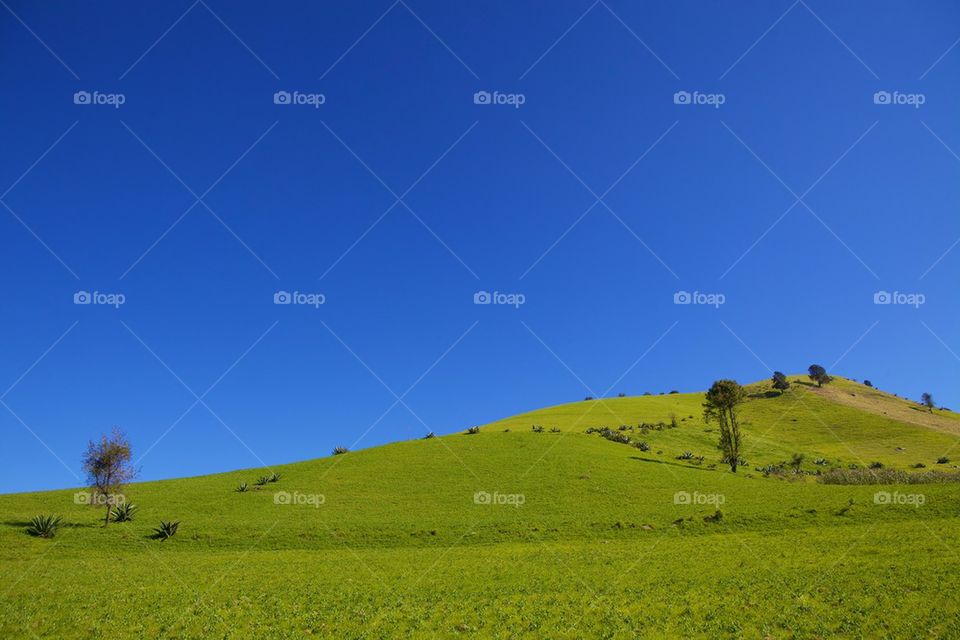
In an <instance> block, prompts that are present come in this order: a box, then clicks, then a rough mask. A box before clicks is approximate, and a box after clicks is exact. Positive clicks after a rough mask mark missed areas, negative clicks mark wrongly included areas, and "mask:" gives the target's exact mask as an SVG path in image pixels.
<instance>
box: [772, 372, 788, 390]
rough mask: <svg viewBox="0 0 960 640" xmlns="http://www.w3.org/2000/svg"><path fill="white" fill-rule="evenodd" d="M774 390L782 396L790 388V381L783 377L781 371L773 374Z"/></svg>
mask: <svg viewBox="0 0 960 640" xmlns="http://www.w3.org/2000/svg"><path fill="white" fill-rule="evenodd" d="M772 380H773V388H774V389H776V390H777V391H779V392H780V395H783V392H784V391H786V390H787V389H789V388H790V381H789V380H787V376H785V375H783V373H781V372H780V371H774V372H773V378H772Z"/></svg>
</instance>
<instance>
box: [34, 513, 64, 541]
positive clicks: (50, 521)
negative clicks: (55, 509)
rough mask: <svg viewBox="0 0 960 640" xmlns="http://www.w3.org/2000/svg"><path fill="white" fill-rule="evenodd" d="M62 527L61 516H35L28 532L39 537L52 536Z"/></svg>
mask: <svg viewBox="0 0 960 640" xmlns="http://www.w3.org/2000/svg"><path fill="white" fill-rule="evenodd" d="M59 528H60V516H34V518H33V520H31V521H30V526H29V527H27V533H29V534H30V535H32V536H36V537H37V538H52V537H53V536H55V535H56V534H57V529H59Z"/></svg>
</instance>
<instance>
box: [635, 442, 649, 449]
mask: <svg viewBox="0 0 960 640" xmlns="http://www.w3.org/2000/svg"><path fill="white" fill-rule="evenodd" d="M633 446H635V447H636V448H637V449H640V451H650V445H648V444H647V442H646V440H641V441H640V442H635V443H634V445H633Z"/></svg>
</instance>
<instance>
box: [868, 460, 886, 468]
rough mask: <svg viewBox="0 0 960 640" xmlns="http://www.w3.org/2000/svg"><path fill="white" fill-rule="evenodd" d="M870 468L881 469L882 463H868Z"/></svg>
mask: <svg viewBox="0 0 960 640" xmlns="http://www.w3.org/2000/svg"><path fill="white" fill-rule="evenodd" d="M870 468H871V469H883V463H882V462H877V461H876V460H874V461H873V462H871V463H870Z"/></svg>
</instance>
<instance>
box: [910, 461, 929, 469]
mask: <svg viewBox="0 0 960 640" xmlns="http://www.w3.org/2000/svg"><path fill="white" fill-rule="evenodd" d="M911 466H913V468H914V469H926V468H927V465H925V464H923V463H922V462H918V463H916V464H914V465H911Z"/></svg>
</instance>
